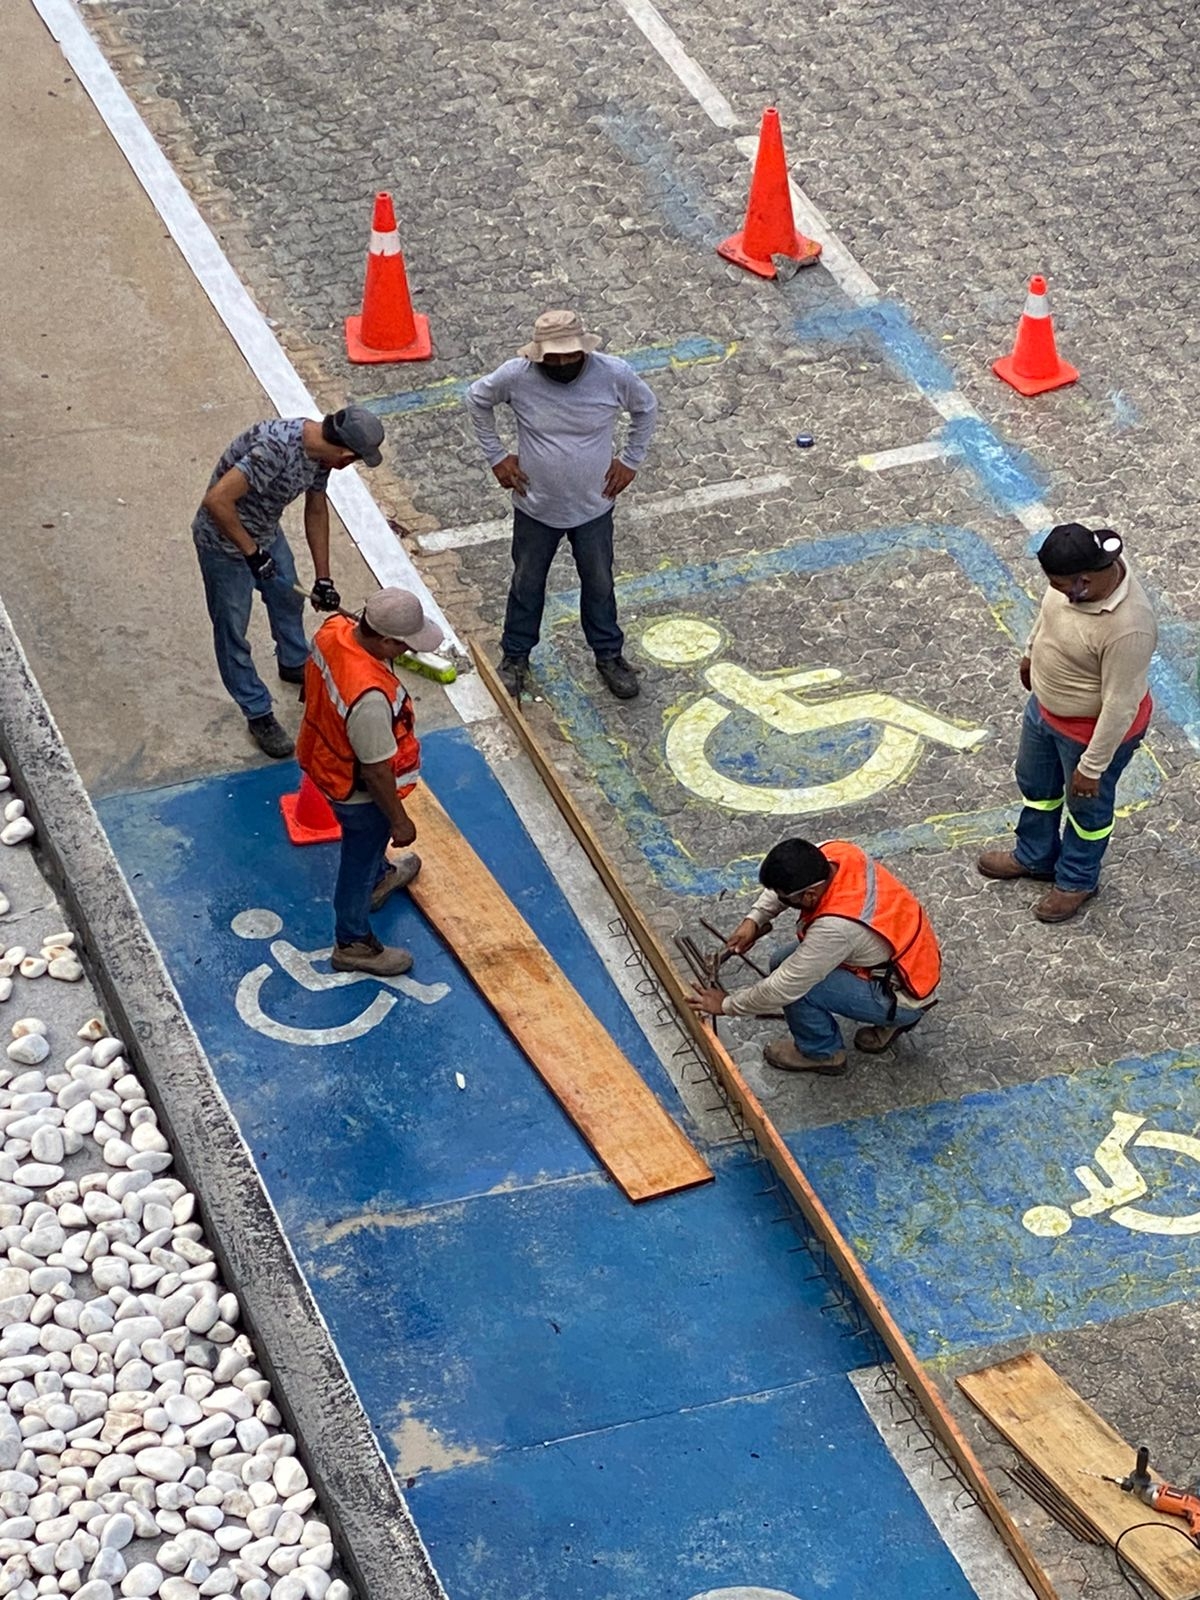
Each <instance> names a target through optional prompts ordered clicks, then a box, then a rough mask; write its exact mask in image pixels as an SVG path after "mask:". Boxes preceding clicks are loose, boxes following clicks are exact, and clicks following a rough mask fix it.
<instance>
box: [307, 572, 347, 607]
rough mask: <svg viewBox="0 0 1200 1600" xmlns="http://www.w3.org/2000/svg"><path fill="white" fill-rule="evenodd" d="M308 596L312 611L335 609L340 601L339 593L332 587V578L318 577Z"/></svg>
mask: <svg viewBox="0 0 1200 1600" xmlns="http://www.w3.org/2000/svg"><path fill="white" fill-rule="evenodd" d="M308 598H309V599H310V600H311V601H312V603H313V610H314V611H336V610H337V609H338V608H339V607H340V605H341V603H342V597H341V595H340V594H339V593H338V592H337V590H336V589H335V588H334V587H333V579H332V578H318V579H317V581H316V583H314V584H313V586H312V593H311V594H310V595H309V597H308Z"/></svg>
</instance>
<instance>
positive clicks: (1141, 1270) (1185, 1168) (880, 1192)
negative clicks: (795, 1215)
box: [788, 1049, 1200, 1359]
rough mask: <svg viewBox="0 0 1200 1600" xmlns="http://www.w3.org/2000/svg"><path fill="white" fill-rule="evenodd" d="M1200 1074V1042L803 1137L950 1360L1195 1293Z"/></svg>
mask: <svg viewBox="0 0 1200 1600" xmlns="http://www.w3.org/2000/svg"><path fill="white" fill-rule="evenodd" d="M1198 1074H1200V1055H1198V1054H1197V1052H1196V1051H1195V1050H1194V1049H1188V1050H1183V1051H1168V1052H1162V1053H1161V1054H1158V1055H1154V1056H1149V1057H1144V1058H1133V1059H1128V1060H1122V1061H1117V1062H1114V1063H1112V1064H1111V1065H1109V1066H1106V1067H1101V1068H1095V1069H1089V1070H1088V1071H1085V1072H1076V1073H1070V1074H1067V1075H1064V1076H1055V1077H1048V1078H1042V1079H1040V1080H1039V1081H1037V1082H1035V1083H1027V1084H1022V1085H1019V1086H1017V1087H1014V1088H1010V1089H1004V1090H1000V1091H991V1092H988V1093H986V1094H977V1095H968V1096H966V1097H965V1098H963V1099H962V1100H956V1101H946V1102H941V1103H937V1104H933V1105H925V1106H920V1107H914V1108H911V1109H907V1110H903V1111H895V1112H890V1113H887V1114H886V1115H883V1116H879V1117H866V1118H861V1119H857V1120H854V1121H850V1122H845V1123H841V1124H838V1125H835V1126H830V1127H825V1128H819V1129H809V1130H805V1131H803V1132H799V1133H795V1134H791V1135H789V1136H788V1143H789V1145H790V1146H791V1148H792V1150H793V1151H794V1153H795V1155H796V1157H797V1159H798V1160H799V1161H800V1163H801V1164H802V1166H803V1167H804V1169H805V1171H806V1173H807V1174H808V1176H809V1178H810V1180H811V1181H812V1183H813V1184H814V1186H815V1187H816V1189H817V1190H818V1192H819V1193H820V1195H821V1198H822V1199H823V1201H824V1202H825V1204H826V1205H827V1206H828V1207H829V1209H830V1211H831V1212H832V1213H833V1215H834V1218H835V1220H836V1221H837V1223H838V1225H839V1226H840V1227H841V1228H842V1230H843V1232H844V1233H845V1234H846V1236H847V1238H848V1239H849V1240H850V1241H851V1243H852V1245H853V1247H854V1249H855V1250H856V1251H857V1252H858V1254H859V1256H860V1258H861V1260H862V1261H863V1262H864V1264H865V1266H866V1269H867V1271H868V1273H869V1274H870V1276H871V1279H872V1281H873V1283H874V1284H875V1286H876V1288H877V1289H878V1291H879V1292H880V1294H881V1295H882V1296H883V1297H884V1299H885V1300H886V1302H887V1304H888V1306H889V1309H890V1310H891V1311H892V1313H893V1315H894V1316H895V1317H896V1318H897V1320H898V1321H899V1323H900V1325H901V1327H902V1328H903V1329H904V1331H905V1332H906V1334H907V1335H908V1337H909V1339H910V1340H911V1341H912V1343H913V1345H914V1346H915V1348H916V1350H917V1353H918V1354H919V1355H920V1356H922V1357H923V1358H925V1359H935V1358H939V1357H943V1356H947V1355H951V1354H953V1353H954V1352H955V1351H957V1350H962V1349H966V1348H970V1347H972V1346H985V1345H997V1344H1002V1343H1005V1342H1007V1341H1010V1340H1018V1339H1020V1340H1027V1339H1029V1338H1030V1337H1032V1336H1035V1335H1038V1334H1045V1333H1057V1332H1062V1331H1065V1330H1066V1329H1069V1328H1077V1327H1080V1326H1082V1325H1083V1324H1084V1323H1092V1322H1103V1321H1107V1320H1109V1319H1111V1318H1114V1317H1120V1316H1126V1315H1128V1314H1130V1313H1132V1312H1136V1311H1144V1310H1148V1309H1151V1308H1153V1307H1156V1306H1161V1305H1167V1304H1169V1303H1171V1302H1173V1301H1177V1300H1180V1299H1186V1298H1190V1297H1191V1296H1193V1295H1194V1294H1195V1292H1196V1289H1197V1286H1198V1285H1200V1139H1198V1138H1197V1137H1196V1132H1197V1127H1198V1124H1200V1078H1198ZM947 1284H953V1285H954V1293H953V1294H947V1293H946V1285H947Z"/></svg>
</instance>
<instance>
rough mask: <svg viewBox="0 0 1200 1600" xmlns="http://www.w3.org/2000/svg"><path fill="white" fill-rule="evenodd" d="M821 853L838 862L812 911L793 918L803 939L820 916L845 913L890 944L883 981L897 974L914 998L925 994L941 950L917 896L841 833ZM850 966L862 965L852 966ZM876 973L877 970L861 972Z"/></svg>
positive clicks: (938, 970) (935, 976)
mask: <svg viewBox="0 0 1200 1600" xmlns="http://www.w3.org/2000/svg"><path fill="white" fill-rule="evenodd" d="M821 853H822V855H824V856H827V857H828V859H829V860H830V862H831V863H832V864H833V865H834V866H835V867H836V869H837V870H836V872H835V873H834V876H833V879H832V881H831V882H830V885H829V887H828V889H826V891H825V893H824V894H823V895H822V896H821V899H820V900H819V901H818V902H817V908H816V910H815V911H812V912H810V913H808V914H807V915H805V916H802V917H801V918H800V920H799V922H798V923H797V924H796V937H797V938H799V939H803V937H804V935H805V933H806V932H807V931H808V929H809V927H810V926H811V924H812V923H814V922H815V921H816V920H817V918H818V917H845V918H846V919H847V920H848V921H850V922H860V923H861V924H862V925H863V927H864V928H870V930H871V932H872V933H877V934H878V935H879V937H880V938H881V939H883V940H884V941H885V943H886V944H888V945H889V946H890V948H891V952H892V953H891V956H890V958H889V960H888V963H887V971H886V973H885V975H884V981H885V982H887V981H888V979H889V978H891V977H893V976H894V977H895V978H896V979H898V980H899V982H900V983H901V984H902V985H903V987H904V988H905V989H906V990H907V992H908V993H909V994H911V995H912V996H913V997H914V998H915V999H917V1000H926V999H928V998H929V996H930V995H931V994H932V993H933V991H934V990H935V989H936V988H937V986H938V980H939V978H940V977H941V975H942V954H941V951H940V950H939V949H938V942H937V938H936V936H935V935H934V931H933V929H932V928H931V927H930V925H929V918H928V917H927V916H926V915H925V911H924V909H923V907H922V905H921V902H920V901H919V900H918V899H917V897H916V895H915V894H913V892H912V890H911V889H906V888H905V887H904V885H903V884H902V883H901V882H900V880H899V878H893V876H892V874H891V873H890V872H889V871H888V870H887V868H886V867H881V866H880V865H879V863H878V861H872V860H871V858H870V856H869V855H867V853H866V851H865V850H860V849H859V847H858V846H857V845H856V844H850V843H849V842H848V841H847V840H845V839H830V840H829V841H828V842H827V843H826V844H823V845H822V846H821ZM849 970H850V971H852V972H859V971H861V969H860V968H858V967H851V968H850V969H849ZM863 976H864V977H877V976H878V971H875V972H866V973H863Z"/></svg>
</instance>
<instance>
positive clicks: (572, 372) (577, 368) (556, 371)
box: [538, 356, 587, 383]
mask: <svg viewBox="0 0 1200 1600" xmlns="http://www.w3.org/2000/svg"><path fill="white" fill-rule="evenodd" d="M586 359H587V358H586V356H580V357H579V360H578V361H559V362H556V363H555V364H554V366H551V365H550V364H549V362H546V361H539V362H538V371H539V372H540V373H541V374H542V377H543V378H549V379H550V382H551V383H571V382H572V381H573V380H574V379H575V378H577V377H578V376H579V374H580V373H581V372H582V371H583V363H584V361H585V360H586Z"/></svg>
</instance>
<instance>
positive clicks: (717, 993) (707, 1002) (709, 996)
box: [685, 983, 725, 1017]
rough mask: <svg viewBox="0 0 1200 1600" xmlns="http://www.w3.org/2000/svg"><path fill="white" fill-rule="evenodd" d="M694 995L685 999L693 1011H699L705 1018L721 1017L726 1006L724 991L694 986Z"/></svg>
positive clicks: (697, 984) (698, 984) (699, 985)
mask: <svg viewBox="0 0 1200 1600" xmlns="http://www.w3.org/2000/svg"><path fill="white" fill-rule="evenodd" d="M692 989H693V990H694V993H692V994H689V995H686V996H685V999H686V1000H687V1003H688V1005H689V1006H691V1008H692V1010H693V1011H699V1012H700V1013H702V1014H703V1015H704V1016H709V1017H719V1016H720V1015H721V1014H722V1012H723V1009H724V1005H725V991H724V990H723V989H706V988H705V987H704V985H703V984H700V983H694V984H693V985H692Z"/></svg>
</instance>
